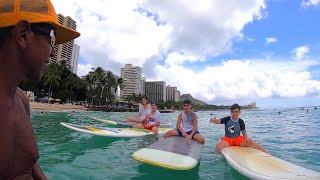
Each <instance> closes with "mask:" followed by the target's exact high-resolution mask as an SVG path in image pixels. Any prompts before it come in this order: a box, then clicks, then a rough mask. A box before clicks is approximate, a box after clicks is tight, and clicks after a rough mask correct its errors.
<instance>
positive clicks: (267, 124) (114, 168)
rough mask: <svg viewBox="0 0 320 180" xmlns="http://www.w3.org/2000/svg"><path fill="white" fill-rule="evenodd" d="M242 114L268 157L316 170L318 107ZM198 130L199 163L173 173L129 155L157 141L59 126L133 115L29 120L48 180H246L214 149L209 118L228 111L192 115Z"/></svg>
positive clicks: (218, 130) (52, 115)
mask: <svg viewBox="0 0 320 180" xmlns="http://www.w3.org/2000/svg"><path fill="white" fill-rule="evenodd" d="M278 112H279V110H242V113H241V115H240V117H241V118H242V119H243V120H244V121H245V124H246V130H247V132H248V135H249V137H250V138H251V139H253V140H254V141H256V142H258V143H260V144H262V145H263V146H264V147H265V148H266V149H267V150H268V151H269V152H270V153H271V154H273V155H274V156H276V157H279V158H281V159H283V160H286V161H289V162H292V163H294V164H296V165H299V166H302V167H305V168H308V169H312V170H315V171H318V172H320V137H319V136H320V130H319V127H320V109H309V111H306V110H301V109H287V110H282V112H281V113H280V114H279V113H278ZM197 113H198V118H199V131H200V133H201V134H203V136H204V137H205V139H206V143H205V144H204V145H202V148H201V159H200V162H199V164H198V165H197V166H196V167H195V168H194V169H192V170H189V171H174V170H168V169H163V168H159V167H154V166H150V165H146V164H143V163H140V162H137V161H135V160H134V159H132V157H131V155H132V153H134V152H135V151H137V150H138V149H140V148H143V147H146V146H148V145H150V144H152V143H154V142H155V141H157V139H158V138H161V137H156V136H154V135H151V136H145V137H139V138H109V137H99V136H93V135H89V134H84V133H81V132H76V131H73V130H70V129H67V128H65V127H63V126H61V125H60V124H59V123H60V122H69V123H76V124H82V125H93V126H97V127H105V126H106V124H103V123H100V122H96V121H93V120H91V119H90V118H88V116H95V117H100V118H108V119H115V120H119V121H120V120H123V119H125V118H127V117H132V116H133V115H135V114H134V113H129V112H128V113H116V112H113V113H110V112H109V113H106V112H75V113H73V112H43V113H42V112H37V111H33V112H32V113H31V121H32V124H33V127H34V129H35V133H36V136H37V140H38V145H39V151H40V159H39V164H40V166H41V167H42V169H43V170H44V172H45V174H46V175H47V177H48V178H49V179H54V180H60V179H61V180H68V179H77V180H82V179H84V180H87V179H88V180H89V179H90V180H91V179H137V180H138V179H139V180H140V179H146V180H147V179H161V180H163V179H183V180H187V179H217V180H221V179H227V180H233V179H234V180H245V179H247V178H246V177H244V176H243V175H241V174H240V173H238V172H237V171H235V170H234V169H232V168H231V167H230V166H229V165H228V163H227V162H226V160H225V159H224V157H223V156H222V155H221V154H218V153H216V152H215V150H214V145H215V144H216V142H217V141H218V140H219V138H221V137H222V136H223V135H224V126H223V125H214V124H209V119H210V118H211V117H218V118H222V117H224V116H227V115H229V111H227V110H225V111H224V110H221V111H206V112H197ZM177 117H178V113H167V114H162V120H163V121H168V122H172V123H175V122H176V119H177Z"/></svg>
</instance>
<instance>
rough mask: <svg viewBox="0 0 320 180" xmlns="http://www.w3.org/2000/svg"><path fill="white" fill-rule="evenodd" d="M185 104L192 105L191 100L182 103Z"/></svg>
mask: <svg viewBox="0 0 320 180" xmlns="http://www.w3.org/2000/svg"><path fill="white" fill-rule="evenodd" d="M182 103H183V104H191V101H190V100H189V99H186V100H184V101H183V102H182Z"/></svg>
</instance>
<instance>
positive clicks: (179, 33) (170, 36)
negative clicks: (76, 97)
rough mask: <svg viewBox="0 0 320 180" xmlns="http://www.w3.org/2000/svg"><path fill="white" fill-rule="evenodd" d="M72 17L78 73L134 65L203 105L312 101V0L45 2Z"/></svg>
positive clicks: (315, 13)
mask: <svg viewBox="0 0 320 180" xmlns="http://www.w3.org/2000/svg"><path fill="white" fill-rule="evenodd" d="M52 3H53V5H54V6H55V9H56V12H57V13H61V14H63V15H64V16H70V17H72V18H73V19H74V20H76V21H77V31H79V32H80V33H81V36H80V37H79V38H77V39H76V40H75V43H76V44H78V45H79V46H80V58H79V66H78V73H77V75H78V76H83V75H86V74H87V73H88V72H89V71H90V70H91V69H92V68H96V67H102V68H104V69H105V70H107V71H112V72H113V73H114V74H115V75H118V76H120V72H121V67H123V66H124V65H125V64H133V65H134V66H140V67H141V68H142V76H144V77H146V79H147V81H166V85H170V86H176V87H177V88H178V90H179V91H180V92H181V94H185V93H189V94H191V95H192V96H193V97H194V98H196V99H199V100H202V101H204V102H206V103H209V104H215V105H230V104H233V103H239V104H240V105H244V104H248V103H250V102H257V106H258V107H260V108H286V107H301V106H318V105H320V33H319V32H320V23H319V19H320V0H246V1H241V3H240V1H238V0H228V1H226V0H214V1H213V0H174V1H172V0H161V1H151V0H90V1H88V0H68V1H65V0H52Z"/></svg>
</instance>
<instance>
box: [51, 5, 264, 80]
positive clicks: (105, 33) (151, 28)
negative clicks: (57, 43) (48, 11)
mask: <svg viewBox="0 0 320 180" xmlns="http://www.w3.org/2000/svg"><path fill="white" fill-rule="evenodd" d="M52 2H53V4H54V6H55V8H56V11H57V12H58V13H62V14H63V15H68V16H71V17H72V18H74V19H75V20H76V21H77V25H78V26H77V30H78V31H79V32H80V33H81V36H80V38H78V39H77V40H76V42H77V44H79V45H80V46H81V52H80V56H81V57H82V59H85V60H86V61H87V63H89V64H91V65H93V66H102V67H104V68H108V69H111V70H113V71H114V72H115V74H118V75H119V74H120V68H121V67H122V66H123V65H124V64H126V63H134V64H135V65H138V66H144V65H145V64H146V63H148V61H154V60H152V59H151V57H161V56H163V55H164V56H167V55H168V54H170V53H172V52H175V53H176V54H182V55H184V56H188V57H199V56H207V55H218V54H220V53H223V52H227V51H229V50H231V48H232V43H233V41H234V40H235V39H241V38H242V37H243V35H242V30H243V28H244V26H245V25H246V24H248V23H251V22H252V21H254V20H256V19H260V18H261V17H262V15H261V14H262V10H263V9H265V3H264V1H263V0H251V1H246V2H243V3H241V4H240V5H239V3H238V1H237V0H231V1H228V2H223V1H209V0H203V1H201V3H199V1H197V0H191V1H182V0H177V1H169V0H163V1H151V0H145V1H143V0H109V1H107V0H93V1H87V0H68V1H64V0H52ZM70 7H72V8H70ZM221 7H223V8H221ZM189 60H190V59H189ZM181 63H183V62H181Z"/></svg>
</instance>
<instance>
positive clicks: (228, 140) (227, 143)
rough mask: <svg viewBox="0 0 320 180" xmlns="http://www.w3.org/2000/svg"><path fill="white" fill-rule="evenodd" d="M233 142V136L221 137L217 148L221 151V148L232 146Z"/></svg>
mask: <svg viewBox="0 0 320 180" xmlns="http://www.w3.org/2000/svg"><path fill="white" fill-rule="evenodd" d="M231 142H232V141H231V138H229V137H224V138H221V139H220V141H219V142H218V143H217V144H216V150H217V151H218V152H220V151H221V149H223V148H225V147H228V146H230V144H231Z"/></svg>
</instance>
